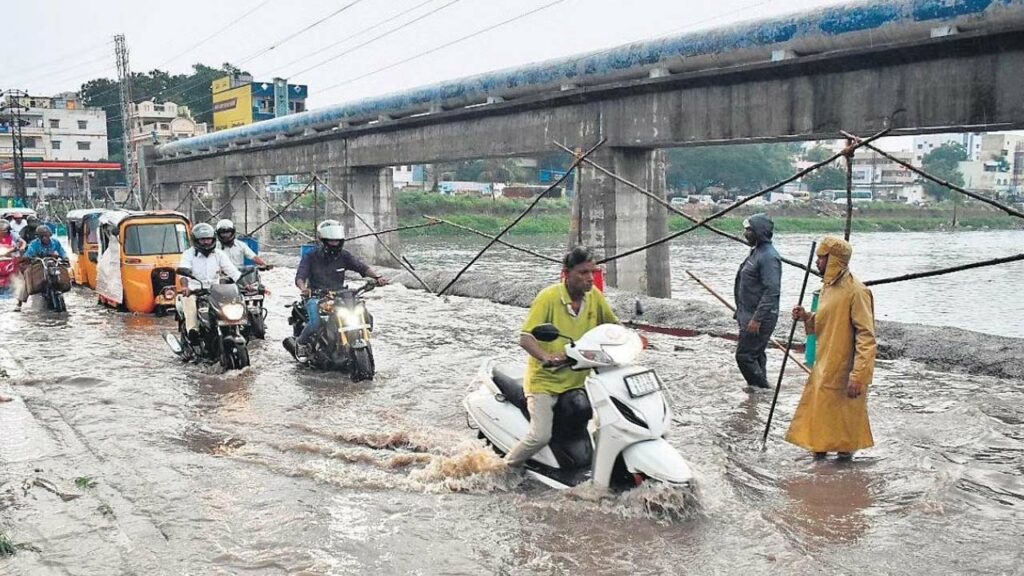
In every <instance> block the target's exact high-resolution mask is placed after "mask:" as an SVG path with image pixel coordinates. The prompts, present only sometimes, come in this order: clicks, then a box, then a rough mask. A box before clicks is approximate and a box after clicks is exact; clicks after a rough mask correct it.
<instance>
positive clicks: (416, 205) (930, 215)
mask: <svg viewBox="0 0 1024 576" xmlns="http://www.w3.org/2000/svg"><path fill="white" fill-rule="evenodd" d="M397 202H398V219H399V225H401V226H415V225H417V224H423V223H424V222H426V220H425V219H424V216H436V217H439V218H444V219H446V220H450V221H452V222H454V223H456V224H459V225H462V226H467V227H470V228H474V229H476V230H479V231H481V232H486V233H490V234H495V233H497V232H499V231H501V230H502V229H503V228H504V227H505V226H506V225H508V223H509V222H511V221H512V220H513V219H514V218H515V217H516V216H517V215H519V214H520V213H522V211H523V210H525V209H526V208H527V207H528V206H529V204H530V203H531V202H532V200H528V199H517V198H495V199H491V198H486V197H484V198H481V197H475V196H445V195H442V194H430V193H423V192H402V191H400V192H398V193H397ZM723 208H724V206H717V205H716V206H707V205H696V204H688V205H686V206H684V207H683V210H684V211H685V212H686V213H687V214H689V215H690V216H693V217H694V218H706V217H707V216H710V215H711V214H713V213H714V212H716V211H719V210H722V209H723ZM844 210H845V206H841V205H836V204H830V203H818V202H816V203H804V204H787V205H760V206H758V205H748V206H741V207H739V208H737V209H736V210H735V211H734V212H732V213H730V214H729V215H727V216H724V217H722V218H719V219H717V220H716V221H715V223H714V225H715V226H716V227H717V228H720V229H722V230H725V231H727V232H732V233H739V232H740V231H741V230H742V228H743V220H744V219H745V218H747V217H748V216H750V215H751V214H755V213H757V212H766V213H768V214H770V215H771V216H772V218H773V219H774V220H775V230H776V233H781V234H786V233H814V234H819V233H820V234H829V233H833V234H834V233H841V232H842V231H843V228H844V226H845V218H846V217H845V211H844ZM854 210H855V212H854V218H853V230H854V231H856V232H932V231H949V230H953V229H958V230H1009V229H1024V222H1022V221H1021V220H1020V219H1017V218H1013V217H1011V216H1007V215H1006V214H1004V213H1002V212H1000V211H998V210H996V209H994V208H991V207H989V206H986V205H984V204H980V203H977V202H971V203H966V204H962V205H959V206H958V207H957V208H956V226H955V227H954V226H953V212H954V210H953V204H952V203H950V202H946V203H943V204H938V205H935V206H932V207H917V206H909V205H906V204H899V203H889V202H873V203H870V204H860V205H857V206H855V207H854ZM570 211H571V202H570V201H569V200H568V199H565V198H552V199H544V200H541V201H540V203H538V204H537V206H536V207H535V208H534V209H533V211H532V212H531V213H530V214H529V216H527V217H526V218H524V219H523V220H522V221H521V222H520V223H519V224H517V225H516V227H515V228H513V229H512V230H511V231H510V232H509V234H511V235H513V236H532V235H544V234H549V235H559V234H560V235H567V234H568V233H569V228H570ZM312 217H313V214H312V212H311V211H310V212H309V213H308V214H307V213H305V212H301V211H300V212H294V213H289V215H288V218H289V222H290V224H291V225H293V226H295V227H296V228H298V229H300V230H303V231H305V232H307V233H309V232H312V228H313V225H312ZM691 225H692V223H691V222H689V221H688V220H686V219H684V218H682V217H680V216H676V215H672V216H670V218H669V230H670V231H679V230H683V229H685V228H688V227H689V226H691ZM698 233H701V234H708V233H709V232H707V231H705V230H700V231H698ZM272 234H273V236H274V237H275V238H287V237H289V236H290V235H291V234H293V232H292V230H291V228H290V227H289V226H288V225H285V224H283V223H275V224H273V225H272ZM401 234H402V236H403V237H406V238H416V237H425V236H460V235H465V234H466V232H464V231H462V230H459V229H457V228H454V227H451V226H443V225H441V226H433V227H428V228H418V229H415V230H407V231H403V232H402V233H401Z"/></svg>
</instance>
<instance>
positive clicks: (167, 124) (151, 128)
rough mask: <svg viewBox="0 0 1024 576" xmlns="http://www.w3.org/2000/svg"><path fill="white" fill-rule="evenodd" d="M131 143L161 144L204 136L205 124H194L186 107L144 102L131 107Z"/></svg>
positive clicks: (171, 103)
mask: <svg viewBox="0 0 1024 576" xmlns="http://www.w3.org/2000/svg"><path fill="white" fill-rule="evenodd" d="M131 112H132V123H133V126H132V143H133V144H136V145H138V144H163V143H165V142H170V141H172V140H177V139H179V138H191V137H192V136H196V135H199V134H206V123H205V122H196V120H195V119H194V118H193V117H192V112H191V111H190V110H189V108H188V106H179V105H177V104H175V103H174V102H164V103H163V104H157V103H156V102H151V101H148V100H147V101H145V102H139V103H137V104H135V103H133V104H132V105H131Z"/></svg>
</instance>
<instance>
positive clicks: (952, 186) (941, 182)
mask: <svg viewBox="0 0 1024 576" xmlns="http://www.w3.org/2000/svg"><path fill="white" fill-rule="evenodd" d="M843 135H844V136H846V137H848V138H852V139H854V140H855V141H856V140H860V138H858V137H857V136H854V135H853V134H850V133H849V132H843ZM865 146H867V148H868V149H869V150H873V151H874V152H875V153H876V154H879V155H881V156H883V157H885V158H888V159H889V160H891V161H893V162H895V163H896V164H899V165H900V166H903V167H904V168H906V169H907V170H910V171H911V172H913V173H915V174H917V175H918V176H921V177H922V178H926V179H928V180H931V181H932V182H935V183H936V184H938V185H940V186H945V187H946V188H949V189H950V190H955V191H957V192H959V193H961V194H963V195H964V196H967V197H969V198H974V199H975V200H977V201H979V202H984V203H985V204H988V205H989V206H992V207H994V208H998V209H1000V210H1002V211H1003V212H1006V213H1007V214H1009V215H1010V216H1016V217H1017V218H1024V212H1021V211H1020V210H1017V209H1014V208H1011V207H1010V206H1007V205H1005V204H1002V203H1000V202H998V201H996V200H992V199H991V198H986V197H985V196H982V195H981V194H976V193H974V192H971V191H970V190H967V189H965V188H962V187H960V186H957V185H956V184H953V183H952V182H947V181H945V180H942V179H941V178H936V177H935V176H932V175H931V174H929V173H927V172H925V171H924V170H921V169H920V168H918V167H917V166H914V165H913V164H910V163H909V162H905V161H903V160H900V159H899V158H897V157H895V156H893V155H892V154H889V153H888V152H885V151H883V150H879V149H878V148H876V147H874V146H872V145H871V144H865Z"/></svg>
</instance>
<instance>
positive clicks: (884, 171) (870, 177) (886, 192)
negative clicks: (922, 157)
mask: <svg viewBox="0 0 1024 576" xmlns="http://www.w3.org/2000/svg"><path fill="white" fill-rule="evenodd" d="M889 155H891V156H894V157H895V158H898V159H900V160H902V161H904V162H907V163H911V164H912V163H913V162H912V158H913V155H914V153H913V152H908V151H899V152H889ZM917 180H918V178H917V175H916V174H915V173H914V172H912V171H910V170H909V169H908V168H906V167H905V166H903V165H901V164H898V163H896V162H893V161H892V160H890V159H888V158H886V157H885V156H882V155H881V154H878V153H876V152H874V151H872V150H864V149H861V150H858V151H857V153H856V154H855V155H854V157H853V187H854V189H855V190H860V191H870V192H871V193H872V198H873V199H875V200H886V199H889V200H896V199H902V198H907V197H908V196H909V195H910V194H911V193H912V189H914V188H916V187H918V184H917Z"/></svg>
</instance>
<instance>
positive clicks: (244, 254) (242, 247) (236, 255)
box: [217, 218, 267, 269]
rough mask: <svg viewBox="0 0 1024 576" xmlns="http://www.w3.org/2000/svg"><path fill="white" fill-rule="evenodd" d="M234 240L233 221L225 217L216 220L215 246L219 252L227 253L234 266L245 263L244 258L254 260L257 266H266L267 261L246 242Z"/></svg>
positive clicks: (240, 266) (239, 266)
mask: <svg viewBox="0 0 1024 576" xmlns="http://www.w3.org/2000/svg"><path fill="white" fill-rule="evenodd" d="M235 240H236V238H235V224H234V222H232V221H231V220H228V219H227V218H225V219H223V220H221V221H220V222H217V247H218V248H219V249H220V250H221V252H224V253H225V254H227V256H228V258H230V259H231V263H232V264H234V265H235V268H239V269H241V268H242V266H243V265H244V264H245V259H246V258H248V259H249V260H252V261H253V262H255V263H256V265H257V266H261V267H266V266H267V262H266V261H265V260H263V258H260V257H259V255H258V254H256V252H254V251H253V249H252V248H250V247H249V245H248V244H246V243H245V242H236V241H235Z"/></svg>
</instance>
